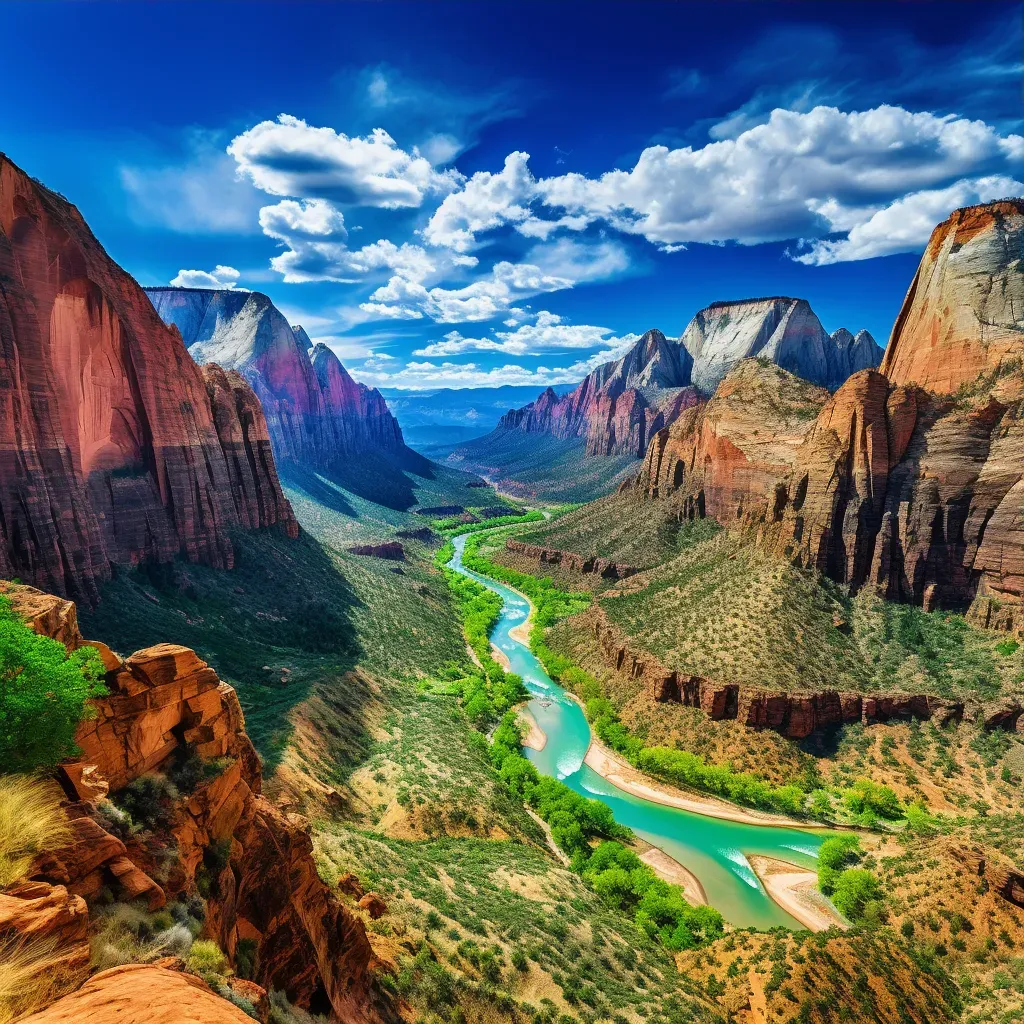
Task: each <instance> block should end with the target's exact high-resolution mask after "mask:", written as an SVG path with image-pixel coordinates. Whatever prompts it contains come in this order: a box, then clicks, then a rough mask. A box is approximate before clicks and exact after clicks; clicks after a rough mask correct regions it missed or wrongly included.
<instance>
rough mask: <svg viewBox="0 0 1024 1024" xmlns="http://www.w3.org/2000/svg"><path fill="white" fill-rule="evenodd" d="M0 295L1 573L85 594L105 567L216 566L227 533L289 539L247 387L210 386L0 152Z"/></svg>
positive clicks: (90, 240)
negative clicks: (277, 532)
mask: <svg viewBox="0 0 1024 1024" xmlns="http://www.w3.org/2000/svg"><path fill="white" fill-rule="evenodd" d="M0 285H2V287H0V576H12V575H15V576H20V577H22V578H25V579H30V580H32V581H34V582H37V583H39V584H40V585H41V586H43V587H44V588H45V589H47V590H54V591H57V592H59V593H66V594H75V595H77V596H81V597H85V598H86V599H89V600H92V599H94V598H95V595H96V583H97V581H99V580H102V579H103V578H105V577H106V576H108V575H109V573H110V564H111V563H112V562H116V563H122V564H133V563H137V562H139V561H142V560H145V559H153V560H158V561H167V560H170V559H171V558H173V557H174V556H175V555H178V554H183V555H184V556H185V557H187V558H188V559H190V560H192V561H205V562H208V563H210V564H212V565H216V566H230V565H231V564H232V548H231V541H230V539H229V531H230V530H231V529H232V528H233V527H235V526H238V525H244V526H251V527H255V526H269V525H271V524H274V523H281V524H284V525H285V526H286V527H287V528H288V529H289V531H290V532H295V531H296V530H297V527H296V525H295V521H294V518H293V516H292V512H291V508H290V506H289V505H288V502H287V501H286V500H285V498H284V496H283V494H282V493H281V490H280V487H279V485H278V482H277V476H276V472H275V471H274V469H273V460H272V459H271V458H270V457H269V453H268V452H267V451H266V448H265V441H266V437H267V428H266V424H265V422H264V420H263V416H262V412H261V411H260V407H259V403H258V402H257V401H256V400H255V398H254V396H253V395H252V392H251V391H250V390H249V389H248V387H247V386H246V385H244V383H243V382H241V381H240V380H232V382H231V384H230V386H229V390H230V391H231V392H232V395H231V397H230V399H229V398H228V396H227V394H226V392H220V393H215V392H217V390H218V389H216V388H215V389H214V391H213V392H211V391H209V390H208V381H207V380H204V375H203V371H202V370H201V369H200V368H199V367H198V366H196V365H195V364H194V363H193V361H192V360H191V359H190V358H189V356H188V353H187V352H186V351H185V347H184V345H183V344H182V341H181V337H180V335H179V334H178V333H177V332H176V331H173V330H170V329H169V328H167V327H166V326H165V325H164V324H163V323H162V322H161V321H160V318H159V317H158V316H157V315H156V312H155V311H154V309H153V307H152V304H151V303H150V302H149V300H148V299H147V298H146V296H145V293H144V292H143V291H142V289H141V288H140V287H139V286H138V285H137V284H136V282H135V281H134V280H133V279H132V278H131V277H130V276H129V275H128V274H126V273H125V272H124V271H123V270H121V268H120V267H118V266H117V265H116V264H115V263H114V262H113V261H112V260H111V259H110V257H109V256H108V255H107V254H106V252H104V250H103V248H102V246H101V245H100V244H99V242H98V241H97V240H96V238H95V237H94V236H93V234H92V232H91V231H90V230H89V228H88V226H87V225H86V223H85V221H84V220H83V219H82V216H81V214H79V212H78V210H77V209H75V207H73V206H72V205H71V204H70V203H68V202H67V201H66V200H64V199H63V198H62V197H60V196H58V195H57V194H56V193H54V192H50V191H49V190H48V189H46V188H44V187H43V186H42V185H40V184H38V183H37V182H35V181H33V180H32V179H30V178H29V177H28V176H27V175H26V174H24V172H22V171H21V170H20V169H19V168H17V167H16V166H15V165H14V164H12V163H11V162H10V161H9V160H7V159H6V158H5V157H3V156H2V155H0ZM261 444H262V445H263V447H262V448H261ZM243 463H245V464H247V465H248V469H247V470H246V469H245V468H244V466H243V465H242V464H243Z"/></svg>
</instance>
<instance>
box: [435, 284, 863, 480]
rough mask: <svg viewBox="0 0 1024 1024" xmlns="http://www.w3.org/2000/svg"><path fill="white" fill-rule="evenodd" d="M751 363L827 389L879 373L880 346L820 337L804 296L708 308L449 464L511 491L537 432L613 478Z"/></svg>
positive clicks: (515, 415) (513, 414)
mask: <svg viewBox="0 0 1024 1024" xmlns="http://www.w3.org/2000/svg"><path fill="white" fill-rule="evenodd" d="M752 357H753V358H758V359H762V360H767V361H769V362H772V363H775V364H777V365H778V366H780V367H782V368H783V369H786V370H789V371H790V372H791V373H794V374H796V375H797V376H799V377H801V378H803V379H805V380H807V381H810V382H811V383H813V384H818V385H821V386H823V387H826V388H828V389H829V390H835V389H836V388H838V387H839V386H840V385H842V383H843V382H844V381H845V380H846V379H847V378H848V377H849V376H850V375H851V374H853V373H856V372H857V371H858V370H862V369H868V368H873V367H877V366H878V364H879V363H880V362H881V360H882V349H881V348H880V347H879V346H878V345H877V344H876V342H875V340H874V338H872V336H871V335H870V334H869V333H868V332H867V331H863V330H862V331H859V332H858V333H857V334H856V335H854V334H852V333H851V332H850V331H848V330H846V329H845V328H840V329H839V330H837V331H835V332H834V333H833V334H828V333H827V332H826V331H825V328H824V327H822V325H821V321H820V320H819V319H818V318H817V316H816V315H815V314H814V311H813V310H812V309H811V307H810V304H809V303H808V302H807V300H806V299H794V298H788V297H784V296H777V297H773V298H760V299H743V300H739V301H735V302H715V303H712V304H711V305H710V306H707V307H705V308H704V309H702V310H700V311H699V312H698V313H697V314H696V315H695V316H694V317H693V319H692V320H691V321H690V323H689V324H688V325H687V327H686V329H685V330H684V331H683V333H682V336H681V337H680V338H679V340H678V341H675V340H671V339H668V338H666V337H665V335H664V334H662V332H661V331H658V330H651V331H647V333H646V334H644V335H643V337H641V338H640V340H639V341H637V343H636V344H635V345H634V346H633V347H632V348H631V349H630V350H629V351H628V352H627V353H626V354H625V355H624V356H622V358H621V359H618V360H616V361H614V362H609V363H605V364H604V365H603V366H600V367H598V368H597V369H596V370H594V371H593V372H592V373H591V374H589V375H588V376H587V377H586V378H585V379H584V380H583V381H582V382H581V383H580V384H579V385H578V386H577V387H576V388H574V389H573V390H571V391H569V392H568V393H565V394H558V393H557V392H555V391H554V389H551V388H549V389H547V390H546V391H545V392H544V393H543V394H542V395H541V396H540V397H539V398H537V399H536V400H535V401H534V402H531V403H530V404H529V405H526V406H524V407H522V408H520V409H515V410H511V411H510V412H508V413H507V414H506V415H505V416H503V417H502V418H501V420H500V422H499V424H498V426H497V429H496V430H494V431H493V432H492V433H491V434H488V435H487V436H485V437H481V438H478V439H476V440H474V441H471V442H468V443H466V444H463V445H458V446H457V447H456V448H455V449H454V450H453V451H451V453H450V455H449V458H450V459H451V460H452V461H453V462H457V463H458V464H459V465H460V466H461V467H463V468H466V469H473V470H474V471H476V472H482V473H487V474H490V475H491V476H492V477H497V478H500V479H501V480H502V482H503V485H504V486H511V487H513V488H515V483H514V481H509V480H507V479H505V476H506V471H507V470H509V469H510V468H511V466H512V465H513V464H520V463H521V462H522V461H523V458H524V451H523V449H529V448H530V447H531V446H533V445H535V444H536V440H535V439H536V437H537V435H544V436H545V437H547V438H555V439H557V440H558V441H560V442H563V444H562V447H563V448H564V449H565V453H563V454H567V453H568V452H569V450H570V449H572V450H578V453H579V456H580V457H587V458H599V457H607V456H615V457H616V462H615V465H614V467H613V466H612V465H611V464H609V466H608V470H609V473H610V474H612V476H613V477H618V476H619V475H621V472H622V469H621V465H620V463H619V460H621V459H623V458H625V459H640V458H641V457H642V456H643V454H644V452H645V451H646V450H647V446H648V444H649V443H650V440H651V438H652V437H653V436H654V435H655V434H657V432H658V431H660V430H662V429H664V428H665V427H668V426H670V425H671V424H672V423H673V422H675V420H676V419H678V417H679V416H680V414H681V413H682V412H683V411H684V410H686V409H688V408H690V407H692V406H694V405H697V404H698V403H700V402H701V401H702V400H704V399H705V398H707V397H708V396H709V395H711V394H713V393H714V390H715V388H716V387H717V386H718V384H719V382H720V381H721V380H722V379H723V378H724V377H725V376H726V374H727V373H728V372H729V371H730V370H731V369H732V368H733V367H734V366H736V364H737V363H739V362H741V361H742V360H744V359H749V358H752ZM549 448H550V446H549V445H546V446H545V450H549ZM432 452H433V454H434V455H435V457H437V456H438V455H439V454H440V452H439V450H438V449H433V450H432ZM585 475H586V476H587V478H588V479H590V480H593V481H595V482H596V481H599V480H600V478H601V475H602V474H601V473H600V472H599V471H597V472H595V471H594V470H593V469H591V470H588V472H587V474H585ZM612 476H610V477H609V481H608V482H610V481H611V479H612ZM551 485H552V487H553V488H554V491H553V492H552V493H559V494H561V493H562V491H563V487H564V484H563V482H561V481H552V482H551ZM530 492H531V493H534V494H537V495H543V494H545V493H547V492H546V490H545V486H544V482H543V481H538V480H536V479H534V480H533V481H532V484H531V487H530Z"/></svg>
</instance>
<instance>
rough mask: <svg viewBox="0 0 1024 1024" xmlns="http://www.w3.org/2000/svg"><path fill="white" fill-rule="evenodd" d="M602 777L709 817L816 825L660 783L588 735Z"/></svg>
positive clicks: (657, 800) (591, 758) (592, 764)
mask: <svg viewBox="0 0 1024 1024" xmlns="http://www.w3.org/2000/svg"><path fill="white" fill-rule="evenodd" d="M584 763H585V764H588V765H589V766H590V767H591V768H593V769H594V771H595V772H597V774H598V775H600V776H601V777H602V778H603V779H606V780H607V781H608V782H610V783H611V784H612V785H613V786H617V787H618V788H619V789H621V790H622V791H623V792H625V793H631V794H632V795H633V796H638V797H640V798H641V799H642V800H650V801H652V802H653V803H656V804H664V805H665V806H666V807H678V808H680V809H681V810H684V811H693V812H694V813H695V814H705V815H707V816H708V817H711V818H724V819H726V820H727V821H739V822H743V823H744V824H746V825H774V826H782V827H784V828H799V829H806V828H816V827H819V826H814V825H809V824H808V823H807V822H806V821H797V820H796V819H794V818H786V817H783V816H782V815H781V814H768V813H767V812H761V811H748V810H746V809H744V808H742V807H738V806H737V805H736V804H730V803H727V802H726V801H725V800H716V799H715V798H714V797H711V796H701V795H700V794H698V793H687V792H685V791H684V790H681V789H676V788H675V787H674V786H668V785H665V784H664V783H661V782H655V780H654V779H652V778H651V777H650V776H649V775H645V774H644V773H643V772H641V771H639V770H638V769H636V768H634V767H633V766H632V765H631V764H630V763H629V762H628V761H626V760H625V759H624V758H623V757H622V756H621V755H619V754H617V753H616V752H615V751H614V750H612V749H611V748H610V747H606V746H605V745H604V743H602V742H601V741H600V740H599V739H598V738H597V737H596V736H594V735H593V734H591V739H590V749H589V750H588V751H587V756H586V757H585V758H584Z"/></svg>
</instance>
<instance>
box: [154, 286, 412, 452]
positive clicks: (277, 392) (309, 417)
mask: <svg viewBox="0 0 1024 1024" xmlns="http://www.w3.org/2000/svg"><path fill="white" fill-rule="evenodd" d="M146 292H147V294H148V295H149V297H150V299H152V301H153V304H154V306H155V307H156V310H157V312H158V313H159V314H160V316H161V317H163V319H164V320H165V321H166V322H167V323H168V324H173V325H174V326H175V327H177V328H178V329H179V330H180V331H181V334H182V337H183V338H184V339H185V344H186V345H188V347H189V352H190V353H191V354H192V357H193V358H194V359H195V360H196V362H198V363H205V362H210V361H213V362H216V363H219V364H220V365H221V366H225V367H228V368H230V369H234V370H237V371H238V372H239V373H241V374H242V376H243V377H245V379H246V380H247V381H249V383H250V384H251V385H252V387H253V390H254V391H255V392H256V394H257V396H258V397H259V399H260V402H261V403H262V404H263V408H264V411H265V413H266V417H267V424H268V426H269V429H270V438H271V441H272V442H273V445H274V452H275V455H276V456H277V458H278V460H279V461H280V462H282V463H283V462H288V463H290V464H293V465H294V466H297V467H301V468H305V469H323V470H330V469H331V468H332V467H334V466H336V465H338V464H339V463H341V462H344V461H347V457H348V456H350V455H352V454H354V453H357V452H364V451H368V450H371V449H380V450H384V451H397V450H399V449H401V448H403V447H404V445H403V441H402V431H401V429H400V428H399V426H398V422H397V420H395V418H394V417H393V416H392V415H391V413H390V412H389V411H388V408H387V404H386V403H385V401H384V398H383V396H382V395H381V394H380V392H379V391H377V390H376V389H375V388H368V387H366V386H365V385H364V384H357V383H356V382H355V381H354V380H352V378H351V377H350V376H349V375H348V373H347V371H346V370H345V368H344V367H343V366H342V365H341V362H340V361H339V360H338V357H337V356H336V355H335V354H334V353H333V352H332V351H331V350H330V349H329V348H328V347H327V346H326V345H316V346H315V347H314V346H313V344H312V342H311V341H310V340H309V337H308V336H307V335H306V332H305V331H304V330H303V329H302V328H301V327H291V326H290V325H289V324H288V321H287V320H286V319H285V318H284V316H283V315H282V314H281V312H280V311H279V310H278V309H277V308H276V307H275V306H274V304H273V303H272V302H271V301H270V299H269V298H267V296H266V295H262V294H261V293H259V292H244V291H235V290H209V289H201V288H147V289H146Z"/></svg>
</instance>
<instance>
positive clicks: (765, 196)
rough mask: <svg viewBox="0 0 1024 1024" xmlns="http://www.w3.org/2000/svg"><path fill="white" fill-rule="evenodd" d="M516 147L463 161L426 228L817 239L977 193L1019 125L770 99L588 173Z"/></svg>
mask: <svg viewBox="0 0 1024 1024" xmlns="http://www.w3.org/2000/svg"><path fill="white" fill-rule="evenodd" d="M528 159H529V158H528V156H527V154H525V153H522V152H518V151H517V152H514V153H511V154H509V156H508V157H507V158H506V160H505V166H504V168H503V170H502V171H500V172H499V173H498V174H489V173H487V172H478V173H476V174H474V175H473V176H472V177H471V178H470V179H469V180H468V181H467V182H466V183H465V185H464V187H463V188H462V189H461V190H460V191H458V192H455V193H453V194H451V195H449V196H447V197H446V198H445V200H444V201H443V202H442V203H441V205H440V206H439V207H438V209H437V210H436V211H435V213H434V215H433V216H432V217H431V219H430V222H429V223H428V225H427V227H426V228H425V229H424V237H425V238H426V240H427V241H428V242H431V243H434V244H443V245H449V246H452V247H454V248H458V249H460V250H466V249H469V248H471V247H472V246H474V245H475V244H477V236H478V235H480V234H483V233H485V232H487V231H491V230H494V229H495V228H498V227H501V226H504V225H511V226H513V227H514V228H515V229H516V230H518V231H519V232H520V233H523V234H527V235H532V236H534V237H547V236H548V235H549V234H551V232H553V231H556V230H559V229H570V230H580V229H581V228H583V227H585V226H587V225H589V224H592V223H594V222H597V221H601V222H604V223H606V224H609V225H611V226H612V227H613V228H615V229H617V230H619V231H622V232H625V233H628V234H636V235H641V236H643V237H644V238H646V239H647V240H648V241H649V242H652V243H654V244H656V245H659V246H661V247H663V248H665V249H666V251H675V250H676V248H677V247H678V246H680V245H684V244H686V243H688V242H705V243H715V242H724V241H736V242H739V243H741V244H745V245H754V244H757V243H761V242H770V241H783V240H787V239H791V238H808V239H820V238H823V237H824V236H827V235H830V234H835V233H836V232H852V231H854V230H855V229H857V228H858V227H863V226H865V225H866V224H867V223H868V222H869V221H871V219H872V218H873V217H874V216H875V215H876V214H879V213H880V212H881V211H883V210H885V209H886V208H888V207H890V206H892V205H893V204H894V203H896V202H898V201H900V200H903V199H906V198H907V197H909V196H911V195H913V194H915V193H918V192H930V193H937V192H940V191H942V190H944V189H948V188H950V187H951V186H953V185H954V184H955V183H963V187H964V188H965V189H970V188H972V187H973V188H974V189H975V190H976V191H978V192H979V194H980V193H981V192H982V191H983V188H982V186H981V184H980V183H981V182H983V181H984V180H986V179H988V178H992V177H994V176H1003V177H1008V176H1009V173H1010V172H1016V171H1017V170H1019V169H1021V168H1022V167H1024V138H1021V136H1019V135H1012V134H1011V135H1006V136H1002V135H1000V134H999V133H998V132H997V131H996V130H995V129H994V128H993V127H992V126H990V125H988V124H986V123H984V122H983V121H977V120H974V121H972V120H968V119H966V118H961V117H955V116H953V115H947V116H941V117H940V116H937V115H935V114H931V113H928V112H920V113H912V112H910V111H907V110H904V109H903V108H902V107H894V106H884V105H883V106H879V107H875V108H873V109H871V110H866V111H861V112H849V113H848V112H844V111H841V110H838V109H837V108H835V107H829V106H817V107H814V108H813V109H811V110H807V111H805V112H798V111H793V110H783V109H776V110H774V111H772V113H771V115H770V117H769V118H768V119H767V120H766V121H765V122H764V123H760V124H757V125H755V126H753V127H749V128H747V129H745V130H743V131H740V132H739V133H738V134H737V135H736V136H735V138H723V139H720V140H719V141H714V142H710V143H708V144H707V145H706V146H703V147H701V148H697V149H694V148H692V147H689V146H687V147H684V148H679V149H669V148H668V147H667V146H650V147H648V148H647V149H645V150H644V151H643V152H642V153H641V154H640V157H639V159H638V160H637V162H636V164H635V166H634V167H633V168H632V170H629V171H622V170H613V171H608V172H607V173H605V174H602V175H600V176H599V177H597V178H589V177H586V176H585V175H582V174H576V173H570V174H564V175H559V176H555V177H551V178H542V179H536V178H534V176H533V175H532V173H531V172H530V169H529V167H528V165H527V162H528ZM545 211H561V213H560V214H558V215H557V216H549V215H547V214H546V212H545ZM948 212H949V210H948V209H947V210H940V211H939V212H938V214H937V219H942V217H944V216H945V215H946V214H948ZM541 214H545V215H544V216H541ZM884 223H885V219H884V218H883V221H882V222H879V223H876V226H875V228H876V229H880V228H881V227H882V226H883V225H884ZM856 248H857V247H856V246H853V247H851V249H850V252H853V251H856ZM865 251H870V247H866V248H865Z"/></svg>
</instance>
